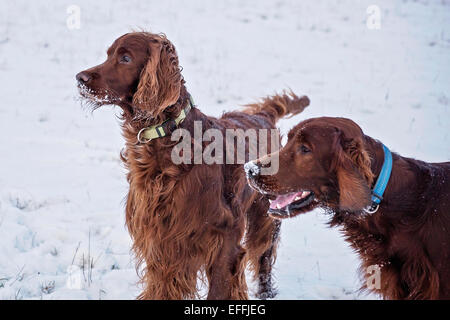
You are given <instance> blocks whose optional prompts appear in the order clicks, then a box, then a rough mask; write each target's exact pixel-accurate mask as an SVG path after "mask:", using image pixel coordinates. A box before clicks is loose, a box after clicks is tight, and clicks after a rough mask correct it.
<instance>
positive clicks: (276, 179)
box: [245, 117, 450, 299]
mask: <svg viewBox="0 0 450 320" xmlns="http://www.w3.org/2000/svg"><path fill="white" fill-rule="evenodd" d="M383 150H384V149H383V145H382V143H380V142H379V141H377V140H374V139H372V138H371V137H368V136H366V135H364V133H363V132H362V130H361V128H360V127H359V126H358V125H357V124H356V123H355V122H353V121H351V120H349V119H344V118H329V117H322V118H314V119H309V120H306V121H303V122H301V123H300V124H298V125H297V126H296V127H295V128H293V129H292V130H291V131H290V132H289V135H288V142H287V144H286V146H285V147H284V148H283V149H282V150H280V151H279V152H277V153H275V154H272V155H270V156H267V157H264V158H261V159H259V160H257V161H253V162H249V163H247V164H246V166H245V168H246V171H247V177H248V181H249V183H250V185H251V186H253V187H254V188H255V189H257V190H258V191H260V192H262V193H264V194H266V195H268V196H271V197H272V199H273V201H272V202H271V205H270V209H269V213H270V214H271V215H272V216H273V217H276V218H286V217H293V216H296V215H298V214H300V213H305V212H308V211H311V210H313V209H314V208H316V207H323V208H326V209H327V210H328V211H331V212H332V214H333V216H332V219H331V222H330V224H331V225H332V226H341V227H342V228H343V231H344V234H345V238H346V240H347V241H349V242H350V244H351V245H352V247H353V248H354V249H355V250H356V251H357V252H358V253H359V255H360V257H361V260H362V266H361V272H362V273H363V274H364V275H365V276H366V277H367V276H369V274H368V273H367V270H373V267H374V266H376V267H377V268H378V269H379V270H380V275H381V280H380V287H379V288H374V287H371V288H367V286H365V288H366V289H369V290H372V291H374V292H376V293H379V294H381V295H382V296H383V297H384V298H386V299H450V162H446V163H425V162H423V161H419V160H415V159H410V158H405V157H401V156H400V155H398V154H395V153H394V154H392V159H393V165H392V174H391V176H390V179H389V180H388V184H387V188H386V189H385V191H384V195H383V198H382V200H381V203H380V204H379V208H378V210H377V211H376V212H372V213H367V212H366V211H365V209H366V208H367V207H368V206H369V205H370V204H371V189H372V188H373V185H374V183H375V181H377V179H378V176H379V174H380V171H381V169H382V167H383V164H384V151H383ZM277 158H278V159H279V171H278V172H277V173H276V174H273V175H261V174H260V168H261V167H262V166H266V165H267V164H268V163H270V161H274V160H275V159H277ZM371 267H372V268H371Z"/></svg>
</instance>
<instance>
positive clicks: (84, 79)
mask: <svg viewBox="0 0 450 320" xmlns="http://www.w3.org/2000/svg"><path fill="white" fill-rule="evenodd" d="M76 78H77V81H78V82H79V83H83V84H84V83H88V82H89V81H90V80H91V79H92V77H91V75H90V74H89V73H87V72H84V71H82V72H80V73H79V74H77V75H76Z"/></svg>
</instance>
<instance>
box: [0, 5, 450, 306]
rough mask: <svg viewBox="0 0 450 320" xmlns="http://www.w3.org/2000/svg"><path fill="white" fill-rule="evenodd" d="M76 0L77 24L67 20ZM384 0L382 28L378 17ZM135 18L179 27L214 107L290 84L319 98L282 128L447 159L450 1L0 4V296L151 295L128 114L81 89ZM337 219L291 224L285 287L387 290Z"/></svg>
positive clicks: (187, 57) (282, 261)
mask: <svg viewBox="0 0 450 320" xmlns="http://www.w3.org/2000/svg"><path fill="white" fill-rule="evenodd" d="M72 4H73V5H77V6H79V8H80V9H81V28H80V29H69V28H68V27H67V24H66V20H67V18H68V16H69V14H68V13H67V8H68V6H70V5H72ZM372 4H375V5H377V6H378V7H379V8H380V10H381V20H380V22H381V29H378V30H376V29H375V30H373V29H369V28H368V27H367V25H366V19H367V17H368V15H367V13H366V9H367V7H368V6H369V5H372ZM133 28H134V29H137V28H143V29H146V30H151V31H154V32H164V33H166V34H167V36H168V37H169V39H171V40H172V41H173V43H174V44H175V45H176V47H177V49H178V53H179V56H180V63H181V65H182V66H183V67H184V71H183V75H184V77H185V79H186V80H187V85H188V89H189V90H190V92H191V93H192V95H193V96H194V98H195V100H196V103H197V104H198V105H199V107H200V109H201V110H202V111H204V112H205V113H207V114H210V115H220V114H221V113H222V111H224V110H227V111H228V110H233V109H236V108H238V107H239V105H242V104H245V103H248V102H252V101H254V100H255V99H257V98H259V97H261V96H264V95H267V94H271V93H273V92H275V91H280V90H282V89H284V88H287V87H290V88H292V89H293V90H294V91H295V92H297V93H299V94H303V93H305V94H308V96H309V97H310V98H311V101H312V103H311V106H310V107H309V108H308V109H307V111H305V112H304V113H303V114H301V115H299V116H296V117H294V118H292V119H289V120H283V121H281V122H280V123H279V125H280V127H281V128H282V131H283V132H287V130H288V129H289V128H291V127H292V126H293V125H294V124H296V123H297V122H298V121H300V120H301V119H304V118H308V117H313V116H322V115H329V116H345V117H349V118H352V119H354V120H355V121H356V122H357V123H359V124H360V125H361V127H362V128H363V130H364V131H365V132H366V133H367V134H369V135H370V136H372V137H375V138H378V139H380V140H381V141H383V142H384V143H385V144H386V145H387V146H389V147H390V148H391V149H393V150H394V151H396V152H399V153H400V154H402V155H405V156H411V157H416V158H419V159H423V160H427V161H448V160H449V159H450V147H449V146H450V144H449V142H450V137H449V133H450V130H449V129H450V110H449V105H450V90H449V89H450V2H449V1H445V0H422V1H392V0H385V1H381V0H375V1H374V0H370V1H366V0H361V1H351V0H348V1H344V0H341V1H339V0H311V1H284V0H278V1H269V0H266V1H261V0H259V1H256V0H254V1H238V0H234V1H206V0H204V1H202V0H190V1H160V0H155V1H147V0H146V1H106V0H105V1H84V0H83V1H81V0H70V1H66V0H63V1H48V0H40V1H26V0H19V1H8V0H0V148H1V157H0V299H133V298H134V297H135V296H136V295H137V294H138V292H139V291H140V289H139V287H138V286H137V285H136V284H135V283H136V281H137V280H138V278H137V276H136V273H135V270H134V263H133V259H132V255H131V254H130V238H129V236H128V233H127V231H126V229H125V227H124V208H123V198H124V196H125V194H126V191H127V184H126V180H125V170H124V168H123V166H122V164H121V163H120V161H119V151H120V149H121V147H122V146H123V139H122V137H121V134H120V129H119V125H118V120H117V117H116V116H117V115H118V114H119V111H118V109H117V108H116V109H114V108H113V107H104V108H102V109H100V110H98V111H95V112H94V113H93V114H91V113H90V112H87V111H85V110H83V109H81V108H80V104H79V102H77V101H76V97H77V90H76V87H75V74H76V73H77V72H79V71H81V70H83V69H85V68H87V67H90V66H93V65H95V64H98V63H99V62H101V61H103V60H104V59H105V56H106V54H105V50H106V48H107V47H108V46H109V45H110V44H111V43H112V41H113V40H114V39H115V38H117V37H118V36H119V35H121V34H123V33H125V32H128V31H130V30H131V29H133ZM327 220H328V217H327V216H326V215H325V214H324V213H322V212H321V211H319V210H317V211H315V212H313V213H310V214H307V215H302V216H299V217H297V218H295V219H293V220H290V221H285V223H284V225H283V227H282V234H281V236H282V242H281V245H280V248H279V255H278V261H277V263H276V269H275V276H276V282H277V286H278V290H279V295H278V297H277V298H280V299H366V298H369V299H373V298H377V297H375V296H370V295H369V296H367V295H361V294H358V293H357V288H358V286H359V280H358V278H357V276H356V269H357V266H358V259H357V257H356V255H355V254H354V253H353V252H352V250H351V249H350V248H349V247H348V246H347V244H346V243H345V242H344V240H343V239H342V237H341V236H340V233H339V230H337V229H329V228H328V227H326V221H327ZM88 261H91V266H92V267H89V265H90V264H89V262H88ZM72 264H73V265H76V266H83V265H84V267H85V272H84V275H82V277H81V283H75V284H74V283H70V282H69V283H68V279H69V271H70V268H69V266H71V265H72ZM70 279H72V280H73V278H70ZM80 285H81V286H80ZM80 287H81V289H78V288H80Z"/></svg>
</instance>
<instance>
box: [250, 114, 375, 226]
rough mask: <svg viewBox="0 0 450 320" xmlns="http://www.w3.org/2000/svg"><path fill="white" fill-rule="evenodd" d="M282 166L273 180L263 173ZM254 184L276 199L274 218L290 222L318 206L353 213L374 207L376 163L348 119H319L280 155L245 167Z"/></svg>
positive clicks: (293, 136)
mask: <svg viewBox="0 0 450 320" xmlns="http://www.w3.org/2000/svg"><path fill="white" fill-rule="evenodd" d="M274 159H277V160H278V161H279V170H278V172H277V173H275V174H273V175H261V174H260V172H261V170H260V168H261V167H263V166H267V165H268V164H269V163H270V161H274ZM245 168H246V173H247V178H248V181H249V184H250V185H251V186H253V187H254V188H255V189H257V190H258V191H260V192H263V193H266V194H267V195H268V196H269V198H272V201H271V205H270V210H269V213H270V214H271V215H272V216H274V217H280V218H284V217H289V216H295V215H297V214H300V213H304V212H308V211H311V210H312V209H314V208H315V207H317V206H325V207H328V208H331V209H333V210H345V211H349V212H356V211H360V210H362V209H363V208H365V207H366V206H367V205H368V204H369V203H370V186H371V184H372V181H373V173H372V171H371V160H370V158H369V155H368V152H367V150H366V148H365V136H364V134H363V132H362V130H361V128H360V127H359V126H358V125H357V124H356V123H354V122H353V121H351V120H349V119H344V118H329V117H322V118H314V119H309V120H306V121H303V122H301V123H300V124H298V125H297V126H296V127H294V128H293V129H292V130H291V131H290V132H289V134H288V142H287V144H286V146H285V147H284V148H282V149H281V150H280V151H279V152H277V153H273V154H271V155H269V156H266V157H263V158H261V159H258V160H255V161H252V162H250V163H248V164H246V166H245Z"/></svg>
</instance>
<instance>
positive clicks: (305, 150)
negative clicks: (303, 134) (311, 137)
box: [300, 144, 311, 153]
mask: <svg viewBox="0 0 450 320" xmlns="http://www.w3.org/2000/svg"><path fill="white" fill-rule="evenodd" d="M300 152H301V153H309V152H311V149H309V148H308V147H307V146H305V145H304V144H302V145H301V146H300Z"/></svg>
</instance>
